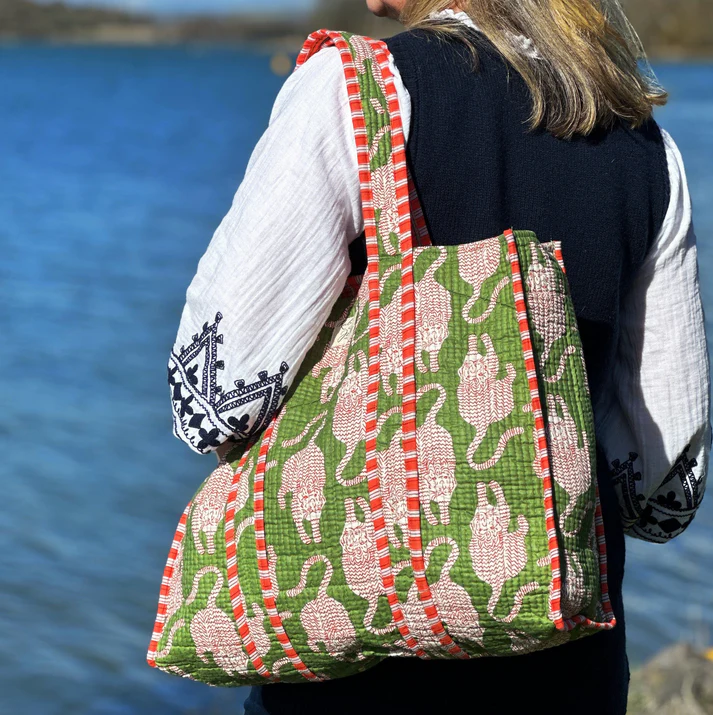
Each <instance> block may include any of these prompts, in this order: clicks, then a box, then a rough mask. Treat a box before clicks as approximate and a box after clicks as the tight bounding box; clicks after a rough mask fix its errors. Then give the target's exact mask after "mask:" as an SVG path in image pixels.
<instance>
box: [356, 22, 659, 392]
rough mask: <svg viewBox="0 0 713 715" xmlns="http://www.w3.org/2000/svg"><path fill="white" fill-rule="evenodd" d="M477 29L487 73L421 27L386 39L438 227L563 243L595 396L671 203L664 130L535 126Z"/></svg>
mask: <svg viewBox="0 0 713 715" xmlns="http://www.w3.org/2000/svg"><path fill="white" fill-rule="evenodd" d="M474 35H475V36H477V38H478V39H477V44H478V60H479V62H478V68H477V70H474V68H473V59H472V55H471V54H470V52H469V51H468V50H467V49H466V48H465V46H464V45H463V43H462V42H460V41H459V40H455V39H446V40H443V39H440V38H439V37H437V36H435V35H434V34H433V33H430V32H428V31H423V30H421V31H418V30H417V31H412V32H404V33H401V34H399V35H396V36H395V37H393V38H391V39H389V40H387V44H388V46H389V49H390V50H391V52H392V53H393V55H394V58H395V60H396V65H397V67H398V68H399V71H400V72H401V77H402V79H403V81H404V84H405V86H406V88H407V89H408V91H409V93H410V95H411V101H412V115H411V127H410V135H409V141H408V148H407V154H408V161H409V163H410V167H411V172H412V175H413V178H414V181H415V184H416V187H417V190H418V194H419V197H420V199H421V202H422V204H423V209H424V214H425V216H426V221H427V223H428V228H429V230H430V233H431V237H432V240H433V242H434V244H436V245H451V244H459V243H469V242H471V241H477V240H479V239H483V238H488V237H491V236H496V235H498V234H501V233H502V232H503V231H504V230H505V229H506V228H511V227H512V228H515V229H529V230H532V231H535V233H536V234H537V236H538V238H539V239H540V240H541V241H549V240H554V239H556V240H559V241H561V242H562V250H563V253H564V260H565V264H566V267H567V273H568V277H569V281H570V285H571V289H572V297H573V301H574V306H575V310H576V313H577V318H578V320H579V325H580V329H581V334H582V341H583V344H584V351H585V357H586V360H587V367H588V371H589V377H590V382H591V386H592V397H593V399H594V401H595V402H596V399H597V397H598V395H599V393H600V391H601V390H602V389H603V388H604V387H605V386H606V380H607V376H608V374H609V372H610V370H611V367H612V364H613V359H614V355H615V352H616V345H617V340H618V328H619V321H618V316H619V308H620V304H621V300H622V297H623V296H624V295H625V294H626V292H627V290H628V287H629V286H630V284H631V281H632V278H633V276H634V275H635V273H636V271H637V269H638V268H639V266H640V265H641V263H642V261H643V259H644V257H645V256H646V253H647V251H648V249H649V247H650V246H651V243H652V241H653V240H654V238H655V237H656V235H657V233H658V232H659V230H660V228H661V225H662V223H663V220H664V216H665V213H666V210H667V207H668V202H669V194H670V187H669V179H668V168H667V161H666V153H665V148H664V146H663V139H662V136H661V132H660V131H659V128H658V126H657V125H656V123H655V122H654V121H653V120H651V121H649V122H648V123H647V124H645V125H644V126H643V127H641V128H640V129H631V128H629V127H626V126H623V125H619V126H617V127H616V128H614V129H612V130H609V131H598V132H596V133H595V134H594V135H592V136H589V137H586V138H582V137H580V138H577V139H574V140H571V141H565V140H562V139H557V138H555V137H554V136H552V135H551V134H548V133H547V132H545V131H540V130H538V131H532V130H530V129H529V126H528V118H529V115H530V111H531V108H532V102H531V98H530V94H529V91H528V89H527V86H526V85H525V83H524V81H523V80H522V78H521V77H520V76H519V75H518V74H517V73H516V72H515V71H514V70H512V69H511V68H509V67H508V65H507V64H506V63H505V61H504V60H503V59H502V58H501V56H500V55H499V54H498V52H497V51H496V50H495V48H494V47H493V46H492V45H490V43H488V42H487V41H486V40H485V38H484V37H483V36H482V35H480V34H479V33H474ZM355 243H356V242H355ZM358 250H359V246H358V245H357V246H355V247H354V249H353V253H354V254H356V253H357V252H358ZM357 264H360V265H359V268H361V267H363V263H362V260H359V258H358V257H356V255H355V266H354V267H355V268H357Z"/></svg>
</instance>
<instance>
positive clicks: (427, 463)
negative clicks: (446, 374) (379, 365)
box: [416, 384, 457, 526]
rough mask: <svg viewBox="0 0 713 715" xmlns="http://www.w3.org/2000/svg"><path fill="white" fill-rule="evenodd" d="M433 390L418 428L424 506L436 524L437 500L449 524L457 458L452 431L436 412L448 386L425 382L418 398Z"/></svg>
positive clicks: (441, 514)
mask: <svg viewBox="0 0 713 715" xmlns="http://www.w3.org/2000/svg"><path fill="white" fill-rule="evenodd" d="M431 390H438V399H437V400H436V402H435V403H434V405H433V407H431V409H430V410H429V413H428V415H427V416H426V419H425V420H424V422H423V424H422V425H421V426H420V427H419V428H418V429H417V431H416V447H417V450H418V471H419V487H420V488H419V496H420V498H421V507H422V508H423V511H424V514H425V515H426V519H427V520H428V523H429V524H431V525H432V526H436V525H437V524H438V519H437V518H436V516H435V514H434V513H433V508H432V505H433V503H434V502H435V503H436V504H437V505H438V510H439V513H440V517H441V523H443V524H445V525H448V524H450V504H451V499H452V498H453V492H454V491H455V489H456V486H457V483H456V463H457V460H456V456H455V452H454V451H453V438H452V437H451V435H450V432H448V430H447V429H445V428H444V427H441V425H439V424H438V423H437V422H436V415H437V414H438V413H439V412H440V410H441V408H442V407H443V405H444V404H445V401H446V392H445V390H444V389H443V387H441V385H436V384H433V385H424V386H423V387H422V388H421V389H420V390H419V391H418V395H417V399H420V398H421V397H422V396H423V395H425V394H426V393H427V392H430V391H431Z"/></svg>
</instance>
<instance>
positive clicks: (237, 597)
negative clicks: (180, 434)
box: [225, 442, 272, 680]
mask: <svg viewBox="0 0 713 715" xmlns="http://www.w3.org/2000/svg"><path fill="white" fill-rule="evenodd" d="M253 445H254V442H253V443H251V444H250V445H249V446H248V448H247V449H246V450H245V452H244V453H243V456H242V458H241V460H240V462H239V464H238V468H237V469H236V470H235V474H234V475H233V484H232V487H231V490H230V494H229V495H228V501H227V503H226V507H225V556H226V562H227V566H228V587H229V589H230V603H231V606H232V608H233V615H234V616H235V621H236V623H237V625H238V632H239V633H240V638H241V640H242V642H243V648H245V652H246V653H247V654H248V657H249V658H250V660H251V661H252V664H253V665H254V666H255V670H256V671H257V672H258V673H259V674H260V675H262V676H263V678H265V679H266V680H268V679H271V678H272V676H271V674H270V671H269V670H268V669H267V668H266V667H265V664H264V663H263V661H262V658H261V657H260V656H259V655H258V652H257V648H256V647H255V642H254V641H253V638H252V635H251V634H250V626H249V625H248V619H247V613H246V612H245V598H244V596H243V592H242V590H241V589H240V581H239V580H238V558H237V544H236V541H235V512H236V509H235V507H236V504H237V500H238V485H239V484H240V480H241V479H242V478H243V471H244V469H245V463H246V462H247V460H248V456H249V454H250V450H251V449H252V447H253Z"/></svg>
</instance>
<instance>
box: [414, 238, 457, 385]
mask: <svg viewBox="0 0 713 715" xmlns="http://www.w3.org/2000/svg"><path fill="white" fill-rule="evenodd" d="M430 250H433V251H437V253H438V256H437V258H436V260H435V261H433V263H431V265H430V266H429V267H428V270H427V271H426V273H425V274H424V276H423V278H422V279H421V280H420V281H419V282H418V283H417V284H416V290H415V292H416V367H417V368H418V370H419V371H420V372H428V371H429V369H430V371H431V372H438V370H439V365H438V354H439V353H440V351H441V348H442V347H443V343H444V342H445V341H446V339H447V338H448V323H449V322H450V320H451V314H452V309H451V294H450V293H449V292H448V290H447V289H446V288H445V287H444V286H442V285H441V284H440V283H439V282H438V281H437V280H436V278H435V273H436V271H437V270H438V269H439V268H440V267H441V266H442V265H443V264H444V263H445V262H446V257H447V254H446V253H445V251H440V250H439V249H436V248H435V247H434V248H433V249H430ZM424 352H427V353H428V362H429V366H428V367H427V366H426V364H425V363H424V361H423V353H424Z"/></svg>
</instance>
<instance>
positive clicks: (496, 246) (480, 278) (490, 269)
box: [458, 238, 510, 325]
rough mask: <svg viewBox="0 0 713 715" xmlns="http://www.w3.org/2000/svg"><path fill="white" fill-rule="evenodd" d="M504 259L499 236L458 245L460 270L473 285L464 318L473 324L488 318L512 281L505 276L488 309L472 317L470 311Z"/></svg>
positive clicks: (462, 276)
mask: <svg viewBox="0 0 713 715" xmlns="http://www.w3.org/2000/svg"><path fill="white" fill-rule="evenodd" d="M501 261H502V249H501V247H500V241H499V239H497V238H491V239H488V240H487V241H478V242H477V243H464V244H462V245H460V246H459V247H458V271H459V273H460V277H461V278H462V279H463V280H464V281H465V282H466V283H468V284H470V285H471V286H473V295H472V296H471V297H470V298H469V299H468V302H467V303H466V304H465V305H464V306H463V320H465V321H466V322H467V323H470V324H472V325H477V324H479V323H482V322H484V321H485V320H487V319H488V318H489V317H490V316H491V315H492V313H493V311H494V310H495V307H496V305H497V299H498V296H499V295H500V293H501V291H502V290H503V288H505V286H507V285H508V284H509V282H510V279H509V277H507V276H506V277H504V278H503V279H502V280H501V281H500V282H499V283H498V285H497V286H496V288H495V290H494V291H493V294H492V296H491V298H490V304H489V305H488V308H487V309H486V311H485V312H484V313H483V314H482V315H480V316H478V317H477V318H471V317H470V311H471V310H472V309H473V306H474V305H475V304H476V303H477V302H478V300H479V299H480V294H481V293H482V291H483V286H484V285H485V282H486V281H487V280H488V279H489V278H492V277H493V276H494V275H495V274H496V273H497V272H498V268H499V267H500V263H501Z"/></svg>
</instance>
